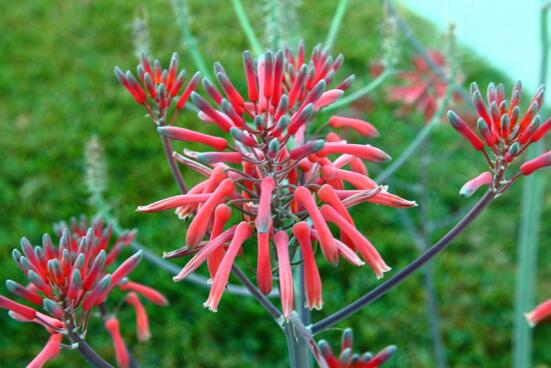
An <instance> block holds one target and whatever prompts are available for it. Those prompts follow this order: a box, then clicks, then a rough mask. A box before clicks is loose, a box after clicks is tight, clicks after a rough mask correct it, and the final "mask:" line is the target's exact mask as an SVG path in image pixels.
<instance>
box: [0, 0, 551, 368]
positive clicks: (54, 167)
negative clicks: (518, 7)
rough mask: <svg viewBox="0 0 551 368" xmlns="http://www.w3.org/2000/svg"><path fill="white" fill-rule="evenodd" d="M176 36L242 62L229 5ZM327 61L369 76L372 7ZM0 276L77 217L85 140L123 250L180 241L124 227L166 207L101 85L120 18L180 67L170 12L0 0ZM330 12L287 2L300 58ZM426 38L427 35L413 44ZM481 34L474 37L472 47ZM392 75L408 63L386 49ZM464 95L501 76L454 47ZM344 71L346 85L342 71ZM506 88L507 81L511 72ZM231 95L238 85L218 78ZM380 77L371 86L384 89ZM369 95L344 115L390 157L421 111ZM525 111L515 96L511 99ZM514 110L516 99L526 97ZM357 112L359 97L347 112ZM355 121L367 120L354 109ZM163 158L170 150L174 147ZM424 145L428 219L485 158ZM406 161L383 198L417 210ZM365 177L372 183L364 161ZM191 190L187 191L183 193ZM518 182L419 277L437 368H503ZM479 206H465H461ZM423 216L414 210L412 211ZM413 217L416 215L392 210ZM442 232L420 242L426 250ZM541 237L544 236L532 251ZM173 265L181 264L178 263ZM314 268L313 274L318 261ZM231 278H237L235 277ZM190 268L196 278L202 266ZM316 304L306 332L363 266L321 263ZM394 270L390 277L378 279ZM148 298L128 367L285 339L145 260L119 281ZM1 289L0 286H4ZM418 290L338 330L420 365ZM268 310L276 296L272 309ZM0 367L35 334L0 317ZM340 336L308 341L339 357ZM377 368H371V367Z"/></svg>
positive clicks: (250, 313) (438, 135)
mask: <svg viewBox="0 0 551 368" xmlns="http://www.w3.org/2000/svg"><path fill="white" fill-rule="evenodd" d="M189 3H190V12H191V13H192V20H191V21H192V28H193V32H194V33H195V35H196V37H197V40H198V44H199V47H200V49H201V51H202V52H203V54H204V56H205V58H206V60H207V62H208V64H209V65H212V63H213V62H214V61H221V62H223V64H224V66H225V67H226V70H227V71H228V72H229V73H230V75H238V76H241V75H242V71H241V52H242V50H244V49H246V48H247V47H248V44H247V41H246V39H245V37H244V35H243V33H242V32H241V30H240V28H239V26H238V23H237V20H236V17H235V15H234V12H233V10H232V8H231V5H230V2H228V1H214V0H209V1H198V0H189ZM349 3H350V4H349V8H348V11H347V13H346V14H345V19H344V23H343V27H342V29H341V31H340V33H339V35H338V37H337V40H336V42H335V46H334V51H335V53H337V52H342V53H344V54H345V56H346V60H345V68H344V69H345V70H346V71H347V72H352V73H355V74H356V75H357V77H358V78H357V82H356V85H355V87H354V88H359V87H360V86H362V85H364V84H365V83H367V82H369V81H370V80H371V77H369V76H368V72H367V67H368V65H369V63H370V61H372V60H373V59H375V58H377V57H379V56H380V54H379V52H380V49H381V26H380V21H381V16H382V14H381V10H380V8H379V7H378V2H376V1H373V2H366V1H362V0H351V1H349ZM244 4H245V7H246V9H247V12H248V13H249V15H250V17H251V19H252V22H253V26H254V28H255V29H257V30H259V34H261V32H260V30H262V29H263V26H264V25H263V24H264V23H263V22H264V21H263V12H262V8H261V7H260V6H259V5H257V2H256V1H252V0H247V1H244ZM0 5H1V8H2V15H1V16H0V24H1V25H2V36H1V37H0V50H2V52H1V53H0V127H1V134H0V149H1V152H2V156H3V157H2V160H1V161H0V204H1V209H2V214H1V215H0V279H7V278H14V279H16V280H20V274H19V271H18V270H17V269H16V266H15V264H14V263H13V261H12V259H11V255H10V254H11V249H12V248H14V247H17V246H18V244H19V239H20V237H22V236H27V237H28V238H29V239H31V240H32V241H33V242H38V241H39V239H40V237H41V235H42V233H44V232H52V224H53V223H55V222H57V221H59V220H60V219H68V218H69V217H70V216H73V215H78V214H80V213H86V214H89V215H91V214H93V209H92V208H91V207H90V206H89V205H88V202H87V197H88V195H87V192H86V187H85V185H84V182H83V172H84V158H83V151H84V145H85V143H86V142H87V141H88V140H89V139H90V137H91V135H92V134H97V135H98V136H99V138H100V139H101V141H102V142H103V144H104V147H105V151H106V154H107V160H108V169H109V175H110V177H109V190H108V196H109V199H110V200H111V201H112V202H113V203H114V208H115V212H116V215H117V216H118V217H119V218H120V222H121V224H123V225H124V226H126V227H128V228H133V227H134V228H137V229H139V240H140V241H141V242H143V243H144V244H147V245H148V246H149V247H150V248H151V249H153V250H156V251H158V253H159V254H160V253H161V252H162V251H163V250H170V249H174V248H176V247H178V246H180V245H181V244H182V243H183V239H184V228H183V226H182V224H181V223H180V222H179V221H178V220H177V219H176V218H175V217H174V216H171V215H170V214H169V213H168V212H167V213H159V214H153V215H141V214H137V213H136V212H135V211H134V209H135V207H136V206H137V205H140V204H145V203H150V202H152V201H154V200H157V199H160V198H163V197H165V196H168V195H173V194H176V187H175V185H174V183H173V180H172V177H171V176H170V172H169V170H168V167H167V166H166V163H165V160H164V157H163V155H162V149H161V146H160V144H159V139H158V137H156V132H155V130H154V127H153V126H152V123H151V122H150V121H148V120H147V119H145V118H144V115H143V112H142V110H141V109H140V108H139V107H138V106H136V105H135V104H134V103H133V101H132V100H131V98H130V97H129V96H128V95H127V92H126V91H125V90H124V89H123V88H122V87H120V86H119V85H118V83H117V81H116V80H115V78H114V76H113V72H112V70H113V66H114V65H120V66H121V67H122V68H123V69H131V70H134V68H135V65H136V63H137V60H136V58H135V56H134V51H133V43H132V37H131V24H132V21H133V19H134V16H135V14H137V13H141V12H142V11H144V12H145V13H147V15H148V22H149V28H150V31H151V51H152V53H153V54H154V56H156V57H159V58H160V59H161V60H162V62H163V63H167V62H168V60H169V58H170V55H171V53H172V52H173V51H179V52H180V55H181V59H182V64H183V65H187V66H188V67H187V69H188V70H189V71H194V70H195V68H194V66H193V64H192V63H191V61H190V59H189V55H188V54H187V52H186V51H185V48H184V47H183V45H182V43H181V39H180V35H179V32H178V27H177V24H176V19H175V16H174V13H173V10H172V4H171V1H170V0H150V1H147V2H145V1H144V2H142V5H139V6H138V5H136V2H135V1H131V0H118V1H92V0H75V1H39V0H34V1H33V0H28V1H17V2H14V1H9V0H0ZM334 6H335V4H334V2H333V1H330V0H324V1H314V0H303V1H302V5H301V7H300V8H299V11H300V15H299V24H298V29H299V31H300V34H301V35H302V36H303V37H304V39H305V41H306V44H307V45H308V47H309V48H310V47H312V46H314V44H316V43H317V42H323V41H324V40H325V37H326V33H327V29H328V26H329V23H330V21H331V17H332V14H333V11H334ZM408 19H410V20H411V21H412V23H413V25H414V28H415V29H416V30H417V31H418V33H419V35H420V36H421V38H422V40H423V41H424V42H425V43H426V44H428V45H432V46H433V47H441V46H442V36H441V35H438V34H436V32H431V31H430V30H431V28H430V26H429V25H427V24H426V23H423V22H422V21H420V20H418V19H412V18H408ZM427 30H429V31H427ZM485 37H489V36H488V35H486V36H485ZM399 44H400V55H401V57H402V59H403V60H402V62H401V64H402V65H407V64H406V63H405V62H404V60H405V58H407V57H408V56H409V55H411V53H412V51H411V49H410V48H408V46H407V44H405V43H404V42H403V40H402V39H400V42H399ZM460 63H461V68H462V71H463V73H464V75H465V77H466V78H465V79H466V82H470V81H472V80H476V81H478V82H479V84H480V85H481V86H484V87H485V85H486V84H487V83H488V82H489V81H491V80H495V81H496V82H499V81H503V82H505V84H506V87H507V90H510V87H511V80H512V79H509V78H506V77H505V76H503V75H502V74H500V73H498V72H496V71H495V70H493V69H492V68H491V67H490V66H489V65H488V64H487V63H486V62H485V61H483V60H481V59H479V58H478V57H476V56H473V55H472V54H471V53H469V52H468V50H462V51H461V60H460ZM343 74H344V73H343ZM512 77H513V76H512ZM234 80H236V84H238V85H239V87H243V86H244V84H243V81H239V80H238V78H234ZM389 83H392V82H387V85H388V84H389ZM370 97H371V100H372V102H373V104H374V109H373V111H371V112H370V113H369V114H367V115H366V114H365V113H363V112H360V111H357V112H356V113H357V114H360V116H362V117H363V118H366V119H368V120H369V121H370V122H372V123H373V124H375V125H376V126H377V127H378V128H379V130H380V132H381V137H380V138H378V139H376V140H375V141H374V142H373V144H375V145H377V146H379V147H381V148H383V149H384V150H385V151H386V152H388V153H389V154H390V155H392V156H393V157H397V156H399V154H400V152H401V151H402V149H403V148H404V147H405V146H406V145H407V143H408V142H409V140H411V139H412V138H413V137H414V136H415V134H416V133H417V131H418V130H419V129H421V128H422V123H421V119H420V117H419V116H413V117H410V118H408V121H406V120H405V119H399V118H396V117H395V116H394V113H393V110H394V108H395V107H396V106H391V105H388V104H387V103H386V102H385V94H384V89H379V90H377V91H376V92H375V93H374V94H373V95H372V96H370ZM525 99H527V97H526V96H525ZM525 102H526V101H525ZM365 104H367V102H366V101H365V100H362V103H360V104H359V106H360V107H362V108H363V105H365ZM363 111H365V109H364V110H363ZM178 124H180V125H182V126H187V127H194V126H198V122H197V119H196V118H195V117H194V116H193V115H192V114H186V115H184V116H182V117H181V119H180V120H179V123H178ZM178 148H181V147H180V146H178ZM430 150H431V151H432V154H433V158H434V159H433V161H432V162H431V165H430V172H429V175H430V179H431V180H430V181H431V192H430V196H429V197H430V207H429V209H430V214H431V216H432V217H433V218H434V219H439V218H443V217H446V216H448V215H449V213H451V212H454V211H456V210H458V209H460V208H463V207H464V206H465V205H467V204H468V203H474V199H473V200H463V199H461V198H459V196H458V195H457V193H458V190H459V188H460V186H461V185H462V184H463V183H464V182H465V181H466V180H468V179H470V178H472V177H473V176H474V175H476V174H478V173H479V172H481V171H482V170H484V162H483V159H482V158H481V157H480V156H479V155H478V154H476V153H475V152H473V151H472V150H471V149H470V146H468V144H467V143H466V142H464V141H463V139H461V138H460V137H459V135H457V133H456V132H454V131H453V130H452V129H451V128H450V127H449V126H448V125H446V124H442V126H441V127H439V128H438V129H436V132H435V134H434V137H433V138H432V140H431V144H430ZM416 158H417V157H413V158H412V159H411V160H410V161H409V162H408V163H407V164H406V165H405V166H404V168H403V169H401V170H400V171H399V172H398V173H397V174H396V176H395V178H396V179H399V181H398V184H400V185H394V186H392V189H393V191H394V192H397V193H398V194H400V195H402V196H405V197H407V198H410V199H417V197H416V194H415V193H414V191H413V190H411V186H409V185H404V184H403V183H416V182H417V181H418V178H419V172H418V171H419V163H418V160H417V159H416ZM370 169H371V170H373V172H376V171H377V170H378V169H377V167H376V166H375V165H370ZM191 181H193V179H192V180H191ZM520 189H521V186H520V185H517V186H515V187H514V188H513V189H512V190H511V191H510V192H508V193H507V195H505V196H504V197H502V198H500V199H499V200H498V201H497V202H496V203H494V204H492V206H491V208H490V209H489V210H487V211H486V213H485V214H483V215H482V218H481V219H480V220H479V221H477V222H476V223H475V224H474V225H473V226H472V227H471V228H469V230H468V231H467V232H466V233H465V234H464V235H462V236H461V237H460V238H459V239H458V240H457V241H456V242H455V244H454V245H453V246H452V247H451V249H449V250H448V251H446V252H445V253H444V254H443V255H442V256H440V257H439V258H438V259H437V260H436V262H434V274H435V282H436V289H437V294H438V299H439V303H440V312H441V315H442V323H443V329H444V340H445V344H446V348H447V355H448V359H449V365H450V366H453V367H477V366H484V367H505V366H508V365H510V351H511V326H512V300H513V295H514V289H513V286H514V276H515V273H514V271H515V260H516V233H517V227H518V220H519V215H518V212H519V208H520V194H521V191H520ZM475 197H477V195H475ZM550 202H551V196H549V195H547V196H546V197H545V205H544V219H545V218H549V216H550V215H551V206H549V204H550ZM421 205H423V203H421ZM408 212H410V213H411V214H412V216H415V217H416V216H418V215H419V207H418V208H414V209H410V210H408ZM353 216H354V217H355V218H356V219H357V220H356V222H357V223H358V224H361V227H362V228H361V230H362V232H364V233H365V234H367V235H368V236H369V238H370V239H371V240H372V241H373V243H374V244H375V245H376V246H377V247H378V248H379V249H380V250H381V253H382V255H383V256H384V257H385V259H386V260H387V263H389V264H390V265H391V266H392V267H393V268H394V270H398V269H400V268H401V267H403V266H405V265H406V264H407V263H408V262H409V261H410V260H412V259H413V258H414V257H415V256H416V255H417V250H416V248H415V247H414V245H413V241H412V240H411V239H410V238H409V237H408V235H407V233H406V231H405V230H404V229H403V226H402V224H401V222H400V219H399V217H398V216H397V215H396V210H394V209H392V208H385V207H378V206H374V205H362V206H359V208H357V209H356V210H355V212H354V213H353ZM446 230H447V229H446V228H441V229H439V230H437V231H436V232H435V234H434V239H433V240H437V239H438V236H439V235H442V234H443V233H444V232H445V231H446ZM550 233H551V227H550V226H548V224H547V222H545V221H544V223H543V233H542V234H541V239H542V246H545V245H547V244H546V241H547V239H549V235H550ZM550 261H551V251H550V250H549V249H547V248H544V247H542V249H541V251H540V257H539V266H540V270H539V273H538V277H539V281H538V293H537V295H538V300H543V299H544V298H546V297H550V296H551V267H548V264H549V262H550ZM178 263H179V264H182V265H183V264H184V261H183V260H178ZM320 263H322V262H320ZM244 268H246V267H244ZM202 272H204V270H202ZM321 272H322V280H323V282H324V299H325V307H324V309H323V311H321V312H315V313H314V314H313V318H314V320H317V319H320V318H322V317H323V316H325V315H327V314H329V313H331V312H332V311H335V310H337V309H338V308H339V307H341V306H343V305H344V304H345V303H347V302H349V301H352V300H353V299H354V298H356V297H358V296H359V295H361V294H362V293H364V292H365V291H367V290H369V289H371V288H373V287H374V286H376V285H377V284H378V283H379V282H378V281H377V280H376V279H375V278H374V277H373V275H372V273H371V272H370V271H369V270H368V269H353V268H352V267H348V266H346V265H342V267H338V268H332V267H329V266H327V265H324V266H323V268H322V270H321ZM390 274H392V272H391V273H390ZM133 278H134V279H135V280H140V281H142V282H144V283H147V284H149V285H153V286H155V287H156V288H158V289H159V290H161V291H162V292H164V293H165V294H166V295H167V296H168V298H169V299H170V301H171V306H170V307H169V308H168V309H160V308H158V307H156V306H152V305H148V306H147V308H148V311H149V315H150V317H151V324H152V333H153V338H152V339H151V341H150V342H148V343H145V344H138V343H137V342H136V337H135V332H134V322H133V315H132V312H131V311H130V310H125V311H123V312H121V314H120V316H121V319H122V320H123V321H124V322H125V323H122V324H121V325H122V326H123V334H124V335H125V336H126V338H127V342H128V343H129V345H130V346H131V349H132V351H133V353H134V354H135V356H136V358H137V360H138V361H139V362H140V363H141V366H144V367H184V366H185V367H251V366H262V367H265V366H266V367H267V366H269V367H285V366H287V353H286V351H285V340H284V336H283V334H282V333H281V332H280V331H278V328H277V327H276V325H275V323H274V322H273V321H272V320H270V318H269V317H268V315H267V313H266V312H265V311H264V310H263V309H261V308H260V307H259V306H257V305H256V304H255V302H254V301H253V300H251V299H246V298H241V297H235V296H231V295H226V296H224V298H223V301H222V303H221V305H220V308H219V312H218V313H216V314H214V313H211V312H208V311H206V310H205V309H203V307H202V303H203V301H204V300H205V299H206V297H207V290H206V289H203V288H199V287H196V286H193V285H191V284H188V283H185V282H184V283H179V284H175V283H173V282H172V280H171V277H170V276H169V275H168V274H166V273H164V272H163V271H162V270H158V269H154V268H152V267H150V266H149V265H147V264H146V263H143V264H142V265H141V266H140V267H139V268H138V269H137V271H136V272H135V274H134V275H133ZM1 293H2V294H6V293H7V291H6V290H5V288H4V287H3V286H2V287H1ZM425 299H426V298H425V292H424V290H423V288H422V280H421V277H420V276H419V275H416V276H414V277H412V278H411V279H409V280H408V281H407V283H405V284H404V285H402V286H400V287H398V288H397V289H395V290H393V291H392V292H391V293H390V294H389V295H387V296H385V297H384V298H382V299H381V300H379V301H377V302H376V303H374V304H373V305H371V306H369V307H368V308H366V309H364V310H363V311H362V312H361V313H358V314H357V315H355V316H354V317H353V318H351V319H350V320H348V321H347V322H346V323H341V324H340V325H339V328H344V327H347V326H351V327H353V328H354V331H355V336H356V339H355V340H356V345H357V346H358V347H361V348H362V350H367V349H372V350H373V351H374V350H378V349H380V348H382V347H384V346H386V345H388V344H396V345H397V346H398V349H399V350H398V353H397V354H396V356H395V357H394V358H393V359H392V360H391V362H390V363H389V364H388V365H387V366H388V367H405V366H408V367H432V366H434V363H433V361H434V359H433V355H432V345H431V340H430V334H429V332H428V327H427V321H426V312H425ZM276 302H277V301H276ZM0 330H1V331H2V332H1V333H0V365H1V366H13V367H16V366H17V367H18V366H22V365H24V364H25V363H26V362H28V361H30V360H31V359H32V358H33V357H34V355H35V354H36V353H38V351H39V350H40V349H41V348H42V346H43V344H44V342H45V340H46V338H47V336H46V333H45V332H44V330H43V329H42V328H40V327H38V326H32V325H28V324H25V325H23V324H19V323H17V322H14V321H12V320H11V319H10V318H8V317H7V315H6V314H5V313H2V314H1V315H0ZM91 331H94V332H93V333H91V334H90V342H91V344H92V346H93V347H94V348H96V349H97V351H98V352H99V353H100V354H101V355H102V356H104V357H106V358H107V359H109V360H110V361H113V360H114V357H113V353H112V348H111V344H110V341H109V338H108V336H107V334H106V333H105V331H104V330H103V328H102V327H101V326H99V325H97V326H93V327H92V328H91ZM340 332H341V331H340V330H337V329H335V330H331V331H328V332H325V333H323V334H322V335H320V338H324V339H327V340H330V341H332V342H333V345H334V346H336V345H337V344H338V340H339V339H340ZM534 335H535V336H534V338H535V342H534V348H535V352H534V359H535V363H537V364H539V365H538V366H539V367H546V366H549V365H546V362H547V364H548V362H551V351H550V350H549V349H548V347H547V345H546V342H547V341H549V339H551V327H549V326H545V325H542V326H540V327H538V328H537V329H535V334H534ZM82 365H83V362H82V360H81V358H80V356H78V354H77V353H74V352H63V354H62V355H61V357H60V358H58V359H56V360H55V361H53V362H52V363H51V364H50V365H49V366H51V367H58V366H59V367H80V366H82ZM385 367H386V366H385Z"/></svg>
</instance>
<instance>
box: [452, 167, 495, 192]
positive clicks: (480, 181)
mask: <svg viewBox="0 0 551 368" xmlns="http://www.w3.org/2000/svg"><path fill="white" fill-rule="evenodd" d="M492 180H493V177H492V174H491V173H490V172H489V171H484V172H483V173H482V174H480V175H478V176H477V177H476V178H474V179H471V180H469V181H468V182H466V183H465V184H464V185H463V186H462V187H461V190H460V191H459V194H460V195H461V196H462V197H470V196H471V195H473V193H474V192H476V191H477V189H478V188H480V187H481V186H483V185H490V184H491V183H492Z"/></svg>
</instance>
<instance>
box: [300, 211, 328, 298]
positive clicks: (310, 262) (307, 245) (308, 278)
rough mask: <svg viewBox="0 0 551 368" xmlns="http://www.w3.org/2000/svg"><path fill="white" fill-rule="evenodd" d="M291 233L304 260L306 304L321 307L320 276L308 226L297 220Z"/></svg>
mask: <svg viewBox="0 0 551 368" xmlns="http://www.w3.org/2000/svg"><path fill="white" fill-rule="evenodd" d="M293 235H294V236H295V239H297V242H298V243H299V245H300V251H301V253H302V258H303V261H304V287H305V289H306V304H305V307H306V308H309V309H321V307H322V306H323V299H322V296H321V293H322V291H321V278H320V274H319V271H318V266H317V264H316V258H315V257H314V250H313V249H312V242H311V240H310V227H309V226H308V224H307V223H306V222H299V223H298V224H295V226H293Z"/></svg>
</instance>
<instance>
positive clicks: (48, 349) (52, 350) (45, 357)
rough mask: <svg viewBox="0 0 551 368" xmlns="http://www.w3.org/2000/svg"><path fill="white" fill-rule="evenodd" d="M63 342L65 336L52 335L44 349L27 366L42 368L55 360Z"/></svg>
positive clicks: (29, 367) (28, 367)
mask: <svg viewBox="0 0 551 368" xmlns="http://www.w3.org/2000/svg"><path fill="white" fill-rule="evenodd" d="M62 340H63V335H61V334H51V335H50V337H49V338H48V342H47V343H46V345H45V346H44V349H42V351H41V352H40V353H38V355H37V356H36V357H35V358H34V359H33V360H32V361H31V362H30V363H29V364H28V365H27V368H41V367H43V366H44V364H46V363H47V362H48V361H49V360H52V359H54V358H55V357H56V356H57V355H58V354H59V350H60V344H61V341H62Z"/></svg>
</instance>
